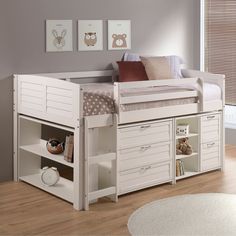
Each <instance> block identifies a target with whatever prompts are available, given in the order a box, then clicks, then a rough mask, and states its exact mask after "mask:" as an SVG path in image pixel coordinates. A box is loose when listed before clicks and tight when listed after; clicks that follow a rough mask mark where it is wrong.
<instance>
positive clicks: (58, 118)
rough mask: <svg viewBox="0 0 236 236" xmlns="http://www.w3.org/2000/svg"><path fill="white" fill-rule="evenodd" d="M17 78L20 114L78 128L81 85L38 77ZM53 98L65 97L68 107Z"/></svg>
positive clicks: (21, 76) (22, 76)
mask: <svg viewBox="0 0 236 236" xmlns="http://www.w3.org/2000/svg"><path fill="white" fill-rule="evenodd" d="M17 78H18V103H19V105H18V106H19V111H18V112H19V113H21V114H25V115H28V116H33V117H36V118H39V119H43V120H46V121H51V122H54V123H59V124H62V125H67V126H70V127H75V126H76V119H77V117H76V114H77V110H78V109H79V104H80V100H79V96H80V95H79V94H80V93H79V91H80V85H78V84H74V83H70V82H67V81H62V80H57V81H55V80H54V79H52V78H48V77H43V76H37V75H18V76H17ZM53 96H60V97H61V99H63V97H65V99H66V102H67V105H66V104H65V103H60V101H58V102H57V101H55V100H52V98H53ZM32 97H33V99H31V98H32ZM48 97H49V99H48Z"/></svg>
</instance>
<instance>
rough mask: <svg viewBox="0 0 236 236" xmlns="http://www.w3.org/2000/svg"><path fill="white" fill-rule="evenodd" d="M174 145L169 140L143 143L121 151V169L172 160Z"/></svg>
mask: <svg viewBox="0 0 236 236" xmlns="http://www.w3.org/2000/svg"><path fill="white" fill-rule="evenodd" d="M171 147H172V145H171V143H169V142H164V143H158V144H150V145H143V146H139V147H134V148H128V149H122V150H120V151H119V170H120V171H124V170H129V169H133V168H136V167H142V166H145V165H150V164H153V163H160V162H167V161H171V157H172V155H171V151H172V148H171Z"/></svg>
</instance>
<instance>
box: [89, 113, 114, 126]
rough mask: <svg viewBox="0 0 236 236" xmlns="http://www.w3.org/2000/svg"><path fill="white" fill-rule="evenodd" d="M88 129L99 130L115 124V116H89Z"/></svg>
mask: <svg viewBox="0 0 236 236" xmlns="http://www.w3.org/2000/svg"><path fill="white" fill-rule="evenodd" d="M86 120H87V121H86V122H87V128H99V127H105V126H111V125H113V124H114V116H113V115H111V114H105V115H96V116H87V117H86Z"/></svg>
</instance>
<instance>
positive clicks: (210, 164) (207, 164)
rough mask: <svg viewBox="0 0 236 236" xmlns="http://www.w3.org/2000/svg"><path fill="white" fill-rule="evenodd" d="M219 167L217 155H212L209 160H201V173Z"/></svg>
mask: <svg viewBox="0 0 236 236" xmlns="http://www.w3.org/2000/svg"><path fill="white" fill-rule="evenodd" d="M220 165H221V163H220V158H219V155H216V156H214V155H212V157H211V158H210V159H207V160H202V171H207V170H212V169H216V168H219V167H220Z"/></svg>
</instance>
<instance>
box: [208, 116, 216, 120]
mask: <svg viewBox="0 0 236 236" xmlns="http://www.w3.org/2000/svg"><path fill="white" fill-rule="evenodd" d="M215 117H216V116H207V120H212V119H214V118H215Z"/></svg>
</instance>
